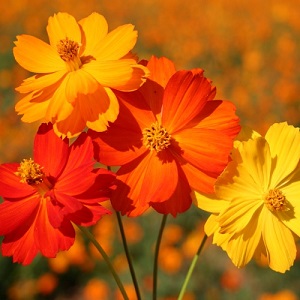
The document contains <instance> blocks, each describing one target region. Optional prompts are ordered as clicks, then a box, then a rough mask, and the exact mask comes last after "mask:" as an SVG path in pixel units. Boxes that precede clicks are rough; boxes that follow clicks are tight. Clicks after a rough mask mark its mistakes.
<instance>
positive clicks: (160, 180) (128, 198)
mask: <svg viewBox="0 0 300 300" xmlns="http://www.w3.org/2000/svg"><path fill="white" fill-rule="evenodd" d="M117 176H118V179H119V180H121V181H123V182H124V184H120V185H118V187H117V189H116V191H115V192H114V193H113V195H112V197H111V202H112V204H113V206H114V208H115V209H118V210H120V211H122V213H123V214H124V213H128V211H126V210H128V209H129V206H131V207H140V206H141V207H144V206H146V205H147V204H148V203H150V202H151V203H155V202H163V201H166V200H168V199H169V198H170V197H171V195H172V194H173V193H174V191H175V189H176V186H177V181H178V168H177V164H176V162H175V161H174V159H172V156H170V154H168V152H167V151H164V152H161V155H159V156H158V155H157V154H156V152H155V153H154V151H153V152H149V153H148V154H147V155H144V156H143V157H141V158H139V159H136V160H135V161H133V162H131V163H129V164H127V165H125V166H122V167H121V168H120V169H119V171H118V173H117ZM166 183H168V184H167V185H166ZM128 187H129V188H128ZM131 210H133V208H132V209H131Z"/></svg>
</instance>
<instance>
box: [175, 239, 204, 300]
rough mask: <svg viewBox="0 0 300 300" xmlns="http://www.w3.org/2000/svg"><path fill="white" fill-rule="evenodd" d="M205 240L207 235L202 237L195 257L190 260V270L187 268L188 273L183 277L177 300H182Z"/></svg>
mask: <svg viewBox="0 0 300 300" xmlns="http://www.w3.org/2000/svg"><path fill="white" fill-rule="evenodd" d="M206 240H207V235H206V234H205V235H204V237H203V239H202V241H201V244H200V246H199V249H198V251H197V253H196V254H195V256H194V258H193V260H192V263H191V265H190V268H189V270H188V273H187V275H186V277H185V280H184V283H183V285H182V288H181V291H180V294H179V296H178V300H182V298H183V296H184V293H185V290H186V288H187V285H188V282H189V280H190V278H191V276H192V273H193V271H194V268H195V266H196V262H197V260H198V258H199V256H200V253H201V251H202V249H203V247H204V244H205V242H206Z"/></svg>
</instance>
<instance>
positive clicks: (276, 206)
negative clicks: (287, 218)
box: [265, 189, 289, 212]
mask: <svg viewBox="0 0 300 300" xmlns="http://www.w3.org/2000/svg"><path fill="white" fill-rule="evenodd" d="M287 204H288V201H287V199H286V197H285V196H284V195H283V193H282V191H281V190H279V189H272V190H269V192H268V194H267V195H266V196H265V205H266V206H267V208H268V209H269V210H270V211H274V212H276V211H288V210H289V208H288V207H287Z"/></svg>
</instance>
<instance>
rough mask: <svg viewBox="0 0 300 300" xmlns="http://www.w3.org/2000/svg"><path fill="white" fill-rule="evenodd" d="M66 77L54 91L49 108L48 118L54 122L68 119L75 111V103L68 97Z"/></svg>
mask: <svg viewBox="0 0 300 300" xmlns="http://www.w3.org/2000/svg"><path fill="white" fill-rule="evenodd" d="M66 84H67V80H66V78H65V79H64V80H63V81H62V82H61V84H60V86H59V87H58V88H57V90H56V91H55V92H54V94H53V96H52V98H51V100H50V104H49V106H48V109H47V113H46V119H47V120H49V121H50V122H52V123H55V122H59V121H62V120H64V119H66V118H67V117H68V116H69V115H70V114H71V113H72V111H73V109H74V107H73V105H72V104H71V103H70V102H69V101H68V99H67V98H66Z"/></svg>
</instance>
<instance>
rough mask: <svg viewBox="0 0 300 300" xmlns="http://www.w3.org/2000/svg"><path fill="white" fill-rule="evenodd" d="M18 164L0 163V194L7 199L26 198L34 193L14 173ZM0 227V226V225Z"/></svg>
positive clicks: (30, 187) (33, 190)
mask: <svg viewBox="0 0 300 300" xmlns="http://www.w3.org/2000/svg"><path fill="white" fill-rule="evenodd" d="M19 166H20V164H17V163H9V164H1V165H0V196H1V197H3V198H7V199H17V198H26V197H29V196H31V195H33V194H35V193H36V190H35V189H34V188H33V187H32V186H30V185H28V184H26V183H23V182H20V177H19V176H17V175H16V174H15V172H17V171H18V167H19ZM0 227H1V226H0Z"/></svg>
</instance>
